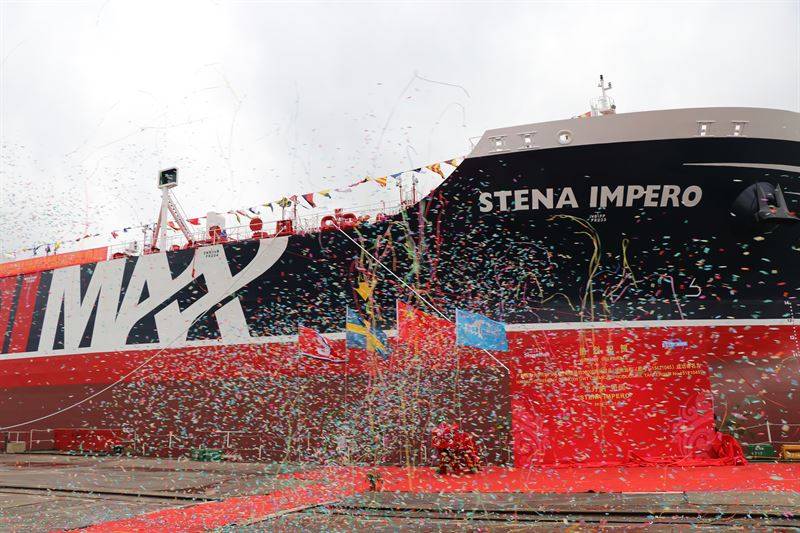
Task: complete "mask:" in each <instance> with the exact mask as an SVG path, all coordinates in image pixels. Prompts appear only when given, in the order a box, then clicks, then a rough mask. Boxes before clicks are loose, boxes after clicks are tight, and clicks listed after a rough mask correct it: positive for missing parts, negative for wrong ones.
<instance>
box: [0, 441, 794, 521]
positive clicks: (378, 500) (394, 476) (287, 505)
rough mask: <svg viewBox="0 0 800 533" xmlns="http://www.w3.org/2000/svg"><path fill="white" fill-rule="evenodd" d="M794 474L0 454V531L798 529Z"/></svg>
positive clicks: (771, 466) (753, 469)
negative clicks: (439, 471) (460, 469)
mask: <svg viewBox="0 0 800 533" xmlns="http://www.w3.org/2000/svg"><path fill="white" fill-rule="evenodd" d="M367 474H373V475H374V474H378V475H379V476H380V481H379V482H378V484H377V485H370V483H369V481H368V478H367ZM798 479H800V463H793V464H792V463H782V464H776V463H752V464H750V465H747V466H745V467H690V468H669V467H652V468H641V467H633V468H602V469H595V468H572V469H555V470H554V469H538V470H534V471H519V470H514V469H503V468H498V467H494V468H489V469H487V470H486V471H485V472H483V473H481V474H478V475H476V476H462V477H456V476H451V477H441V476H437V475H435V474H434V473H433V472H432V471H431V470H430V469H418V470H415V471H409V470H407V469H404V468H380V469H367V468H341V467H338V468H336V467H329V468H318V467H313V466H309V465H305V466H292V465H275V464H260V463H227V462H220V463H209V462H197V461H189V460H173V459H151V458H141V457H83V456H70V455H53V454H38V453H30V454H13V455H12V454H6V455H0V530H2V531H54V530H59V531H63V530H73V529H81V528H88V529H87V531H96V532H102V531H142V530H176V529H178V528H180V530H188V531H205V530H217V529H220V528H224V530H225V531H242V532H245V531H247V532H255V531H275V530H281V531H308V530H311V531H314V530H316V531H349V530H353V529H370V530H377V531H380V530H386V531H395V530H398V529H399V528H403V529H411V530H432V529H433V530H439V531H450V530H463V529H464V528H465V527H474V528H480V529H481V530H492V531H511V530H518V529H520V528H521V527H524V528H526V529H533V530H537V529H540V530H554V529H556V530H557V529H567V528H569V527H574V526H575V525H576V524H583V525H584V526H588V527H592V526H597V527H603V528H604V529H615V528H626V529H627V528H629V527H631V526H634V525H642V524H649V525H651V527H652V526H661V527H663V528H664V529H665V530H666V529H672V528H675V527H676V526H679V527H680V526H681V525H684V526H688V525H689V524H695V527H697V526H700V527H702V528H709V529H714V528H717V527H722V526H725V527H728V526H731V525H739V526H745V527H748V526H777V527H781V526H783V527H798V526H800V516H796V514H797V509H800V481H798ZM667 483H668V484H669V487H670V489H672V490H669V491H667ZM657 529H658V528H657Z"/></svg>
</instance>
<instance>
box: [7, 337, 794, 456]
mask: <svg viewBox="0 0 800 533" xmlns="http://www.w3.org/2000/svg"><path fill="white" fill-rule="evenodd" d="M686 324H691V322H686ZM542 326H543V325H542ZM542 326H539V325H536V326H531V327H530V328H528V327H525V326H517V327H515V328H514V329H517V330H520V329H526V330H527V331H511V332H509V341H510V346H511V349H510V351H509V352H507V353H505V354H496V355H498V356H499V358H500V360H501V361H503V362H504V363H505V364H506V365H507V366H508V367H509V368H510V369H511V375H509V374H508V373H507V372H506V371H505V370H504V369H503V368H502V367H500V366H499V365H498V364H497V363H496V362H495V361H493V360H492V359H491V358H490V357H489V356H488V355H486V354H483V353H481V352H479V351H474V350H470V349H459V350H458V351H457V352H456V351H453V350H449V349H448V350H442V351H441V352H439V353H435V354H430V353H429V354H426V355H425V356H424V357H420V358H417V357H414V356H412V355H410V354H408V353H404V352H403V351H402V349H400V348H396V349H395V354H394V355H393V357H392V358H391V359H390V360H389V361H388V362H383V361H378V360H372V359H370V358H368V357H367V355H366V354H365V353H363V352H360V351H356V350H350V353H349V356H350V361H349V362H348V363H346V364H337V363H329V362H324V361H318V360H315V359H311V358H307V357H303V356H298V355H296V347H295V345H294V343H264V344H246V345H236V346H219V345H217V346H213V345H211V346H208V345H206V346H197V347H187V348H180V349H170V350H162V351H157V350H142V351H124V352H113V353H99V354H74V355H67V356H52V357H34V358H19V359H7V360H5V361H3V362H2V363H0V388H2V393H0V394H2V397H0V403H2V404H3V405H5V406H8V408H7V409H4V410H3V413H2V414H0V425H2V426H3V427H7V426H15V427H13V429H11V431H29V430H31V429H48V428H58V427H92V426H94V427H111V428H120V427H121V428H126V429H127V430H129V431H130V432H131V434H135V435H136V439H137V442H138V443H139V446H142V448H143V449H144V451H145V452H146V453H155V454H164V455H177V454H179V453H183V452H185V451H186V450H187V449H188V448H191V447H195V446H200V445H206V446H213V447H223V448H227V449H229V450H230V451H231V452H232V453H234V454H238V455H240V456H242V457H243V458H248V459H258V458H261V459H265V460H266V459H269V460H319V461H325V460H332V459H338V458H340V457H342V456H344V455H349V456H350V459H351V460H353V459H357V460H362V461H377V462H383V463H386V462H389V463H404V462H411V463H415V464H425V463H428V462H430V457H429V454H428V453H427V451H426V450H427V443H428V441H429V437H430V436H429V430H430V428H431V427H432V426H434V425H435V424H437V423H438V422H439V421H441V420H452V419H460V420H461V421H462V424H463V425H464V427H465V428H466V429H468V430H470V431H473V432H474V433H475V434H476V435H477V436H478V440H479V442H480V444H481V446H482V447H483V449H484V450H485V452H486V456H487V460H488V462H490V463H496V464H512V463H513V462H514V449H515V446H516V448H517V449H516V455H520V449H519V442H516V443H515V440H516V441H519V438H520V437H519V434H516V433H515V430H514V427H513V425H514V424H513V423H512V418H513V417H512V411H513V409H514V408H513V406H512V404H513V403H514V395H515V391H519V384H520V376H521V375H522V374H523V373H524V370H525V369H529V368H530V367H531V361H536V360H540V361H552V360H553V359H554V358H557V357H562V358H563V357H573V358H574V357H581V356H584V357H587V358H588V359H589V360H592V357H593V356H594V357H595V359H594V360H593V361H594V362H593V363H592V364H593V365H594V366H595V367H597V366H600V367H602V366H604V365H606V364H611V363H612V362H613V361H612V360H610V359H609V360H608V361H607V363H606V362H604V361H605V359H604V358H607V357H609V356H610V357H612V358H613V357H615V355H614V354H615V353H616V356H617V357H618V356H619V354H620V353H623V352H629V353H630V354H631V355H630V356H631V357H634V356H635V357H644V358H645V359H646V360H650V359H652V357H665V356H669V357H672V358H673V359H675V358H677V360H687V361H688V360H700V361H703V362H704V363H706V364H707V368H708V378H709V380H710V386H711V391H712V393H713V399H714V412H715V415H716V417H717V422H718V423H723V420H724V421H725V423H726V424H729V423H730V422H731V421H733V423H734V425H735V426H738V427H739V428H748V427H749V429H742V430H740V432H739V435H740V437H743V439H744V440H745V441H751V442H757V441H764V440H766V436H765V433H766V425H765V424H764V422H765V421H766V420H770V421H772V422H773V423H772V433H773V434H772V435H771V437H772V438H774V439H775V440H779V439H783V440H790V439H794V440H797V438H798V435H793V434H791V432H792V429H791V428H792V426H788V427H789V430H788V431H785V430H786V429H787V426H783V425H782V424H783V423H787V424H793V423H798V422H800V419H797V417H798V415H797V413H796V412H795V411H794V410H792V409H791V408H790V405H789V404H788V402H787V398H791V394H793V391H794V390H795V389H796V386H797V384H796V380H797V374H798V365H800V363H799V362H798V360H797V357H796V356H795V355H793V354H794V346H795V342H796V338H795V326H794V325H791V324H784V325H735V324H734V323H732V324H731V325H702V326H694V325H693V326H687V325H677V326H670V327H630V326H631V324H624V325H623V324H620V326H624V327H609V326H612V324H606V325H603V324H597V325H596V327H594V328H591V329H580V330H576V329H552V330H541V329H539V328H540V327H542ZM534 327H535V328H536V329H533V328H534ZM561 327H564V326H561ZM332 344H333V346H334V349H337V350H340V351H344V348H343V341H339V340H335V341H332ZM665 346H666V348H665ZM731 347H735V349H732V348H731ZM609 350H610V351H611V352H612V353H611V354H610V355H609V353H608V352H609ZM614 364H616V365H618V364H619V362H618V361H616V362H614ZM592 372H594V371H592ZM703 372H705V369H703ZM676 375H677V374H676ZM592 376H596V373H590V375H589V377H590V378H591V377H592ZM660 377H663V376H659V378H660ZM673 377H674V376H673ZM650 379H652V377H651V378H650ZM793 380H794V381H793ZM561 381H563V380H561ZM588 381H589V382H591V379H589V380H588ZM565 385H566V382H565ZM576 387H582V389H581V390H576ZM104 389H107V390H104ZM563 390H568V391H569V393H570V394H571V396H572V398H573V401H577V402H582V401H584V400H581V399H578V400H575V398H578V397H582V398H585V401H586V402H587V403H586V404H585V405H584V406H583V407H581V408H580V409H578V411H579V414H581V415H582V414H584V413H587V414H586V416H589V415H590V414H591V409H588V408H587V407H586V406H587V405H590V404H591V402H592V401H594V403H595V404H596V403H597V402H598V398H597V397H595V398H594V399H591V398H589V397H588V395H591V394H593V392H592V391H594V393H596V387H595V388H594V389H593V388H592V386H591V384H590V383H583V384H581V383H572V384H569V385H568V388H567V389H563ZM101 391H102V392H101ZM638 394H639V393H637V395H638ZM753 397H757V398H758V399H759V400H758V403H754V402H753V400H752V398H753ZM537 400H538V401H542V402H548V401H550V402H552V401H553V398H538V399H537V398H534V401H537ZM605 400H608V401H612V402H613V401H615V400H614V399H613V398H611V399H609V398H606V399H605ZM605 400H603V401H605ZM648 401H649V400H648ZM643 405H644V406H645V407H646V406H647V405H648V403H647V401H643ZM734 407H735V409H734ZM734 410H735V412H736V418H733V419H731V418H730V415H729V413H730V412H732V411H734ZM667 415H669V416H671V414H670V413H667ZM36 419H39V420H36ZM34 420H35V421H34ZM28 421H33V422H29V423H27V422H28ZM776 421H782V423H781V425H777V424H776V423H775V422H776ZM573 422H574V424H577V426H578V427H582V426H585V425H588V424H589V422H592V423H593V424H594V423H595V422H596V420H592V419H589V418H587V419H586V424H582V423H581V421H580V420H575V421H573ZM631 422H632V423H633V425H635V421H631ZM594 425H596V424H594ZM750 426H752V427H750ZM795 427H796V426H795ZM545 429H547V428H545ZM555 435H556V438H557V440H558V439H562V440H563V439H565V438H566V437H563V436H559V434H558V432H556V434H555ZM603 438H606V437H603ZM345 441H348V442H345ZM594 441H595V443H596V442H601V441H602V439H600V440H597V439H594ZM553 445H554V446H561V447H568V446H572V445H574V443H572V442H556V443H553ZM627 451H629V450H627ZM627 451H626V450H616V451H614V450H611V451H609V450H605V451H603V454H604V455H603V462H605V463H606V464H608V463H613V462H615V461H622V460H624V455H625V453H627ZM597 453H598V452H592V453H590V455H594V456H597ZM518 459H519V458H518Z"/></svg>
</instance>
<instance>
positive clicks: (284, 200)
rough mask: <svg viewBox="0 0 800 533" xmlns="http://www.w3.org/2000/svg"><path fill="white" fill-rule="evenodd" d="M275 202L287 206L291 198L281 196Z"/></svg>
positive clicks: (290, 203)
mask: <svg viewBox="0 0 800 533" xmlns="http://www.w3.org/2000/svg"><path fill="white" fill-rule="evenodd" d="M276 203H277V204H278V205H279V206H281V207H289V206H290V205H292V202H291V200H289V199H288V198H286V197H285V196H284V197H283V198H281V199H280V200H278V201H277V202H276Z"/></svg>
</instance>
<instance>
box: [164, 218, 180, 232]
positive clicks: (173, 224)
mask: <svg viewBox="0 0 800 533" xmlns="http://www.w3.org/2000/svg"><path fill="white" fill-rule="evenodd" d="M167 226H169V228H170V229H171V230H174V231H180V230H181V228H179V227H178V225H177V224H175V223H174V222H173V221H171V220H168V221H167Z"/></svg>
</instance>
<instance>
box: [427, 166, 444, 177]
mask: <svg viewBox="0 0 800 533" xmlns="http://www.w3.org/2000/svg"><path fill="white" fill-rule="evenodd" d="M425 168H427V169H428V170H430V171H431V172H436V173H437V174H439V175H440V176H441V177H442V179H444V172H442V166H441V165H440V164H439V163H434V164H432V165H428V166H427V167H425Z"/></svg>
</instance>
